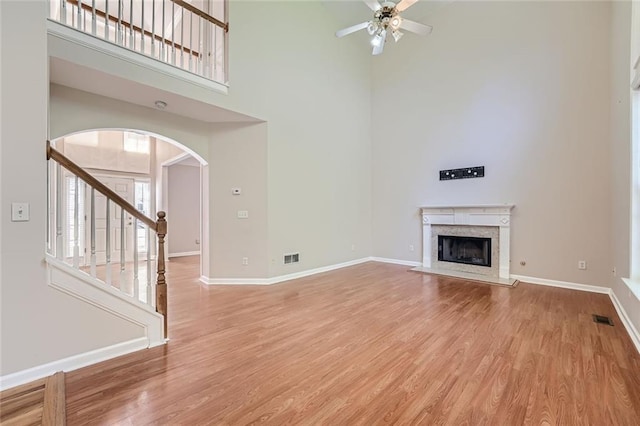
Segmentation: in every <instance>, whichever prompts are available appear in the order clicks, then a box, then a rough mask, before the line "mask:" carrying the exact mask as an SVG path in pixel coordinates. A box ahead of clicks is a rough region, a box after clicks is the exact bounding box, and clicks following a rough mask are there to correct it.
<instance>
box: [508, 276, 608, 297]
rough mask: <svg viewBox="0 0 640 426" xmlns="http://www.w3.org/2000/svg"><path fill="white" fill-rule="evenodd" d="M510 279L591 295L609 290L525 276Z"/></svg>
mask: <svg viewBox="0 0 640 426" xmlns="http://www.w3.org/2000/svg"><path fill="white" fill-rule="evenodd" d="M511 278H515V279H517V280H518V281H520V283H527V284H538V285H546V286H549V287H559V288H568V289H570V290H580V291H588V292H591V293H600V294H609V293H610V292H611V289H610V288H609V287H601V286H597V285H588V284H578V283H572V282H569V281H558V280H549V279H546V278H536V277H527V276H525V275H511Z"/></svg>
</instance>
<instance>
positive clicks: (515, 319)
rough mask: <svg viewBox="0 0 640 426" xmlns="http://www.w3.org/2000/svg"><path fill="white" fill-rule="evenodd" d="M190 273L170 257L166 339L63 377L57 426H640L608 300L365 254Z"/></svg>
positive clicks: (636, 384)
mask: <svg viewBox="0 0 640 426" xmlns="http://www.w3.org/2000/svg"><path fill="white" fill-rule="evenodd" d="M197 277H198V259H197V258H180V259H175V260H172V261H171V262H169V272H168V283H169V319H170V325H169V330H170V337H171V341H170V342H169V343H168V344H167V345H166V346H163V347H158V348H153V349H149V350H145V351H141V352H137V353H134V354H130V355H127V356H124V357H120V358H117V359H114V360H110V361H107V362H103V363H101V364H97V365H94V366H90V367H87V368H84V369H81V370H77V371H74V372H70V373H68V374H67V377H66V386H67V421H68V424H70V425H85V424H130V425H145V424H161V425H165V424H171V425H204V424H215V425H218V424H220V425H245V424H258V423H259V424H269V425H283V424H302V425H321V424H327V425H374V424H400V425H404V424H420V425H432V424H446V425H464V424H468V425H484V424H492V425H520V424H535V425H538V424H551V425H589V424H590V425H638V424H640V355H638V353H637V352H636V350H635V348H634V347H633V346H632V343H631V340H630V338H629V336H628V335H627V334H626V331H625V329H624V326H623V325H622V324H621V322H620V319H619V318H618V316H617V315H616V312H615V309H614V308H613V306H612V304H611V302H610V301H609V298H608V296H606V295H601V294H593V293H585V292H578V291H573V290H565V289H557V288H551V287H543V286H535V285H531V284H526V283H521V284H519V285H518V286H517V287H516V288H505V287H499V286H492V285H489V284H481V283H472V282H468V281H463V280H458V279H450V278H445V277H440V276H432V275H424V274H419V273H416V272H410V271H408V268H407V267H403V266H397V265H389V264H382V263H373V262H371V263H365V264H361V265H357V266H353V267H350V268H344V269H340V270H337V271H333V272H328V273H325V274H320V275H315V276H312V277H307V278H303V279H299V280H295V281H290V282H287V283H281V284H277V285H273V286H205V285H202V284H200V283H198V281H197ZM594 313H597V314H601V315H607V316H610V317H612V318H613V322H614V324H615V325H614V326H613V327H610V326H606V325H599V324H596V323H594V322H593V321H592V318H591V314H594Z"/></svg>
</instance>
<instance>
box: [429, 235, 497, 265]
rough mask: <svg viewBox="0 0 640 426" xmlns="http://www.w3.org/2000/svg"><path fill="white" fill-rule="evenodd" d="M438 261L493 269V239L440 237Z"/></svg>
mask: <svg viewBox="0 0 640 426" xmlns="http://www.w3.org/2000/svg"><path fill="white" fill-rule="evenodd" d="M438 260H439V261H442V262H454V263H466V264H468V265H477V266H487V267H491V238H477V237H456V236H453V235H438Z"/></svg>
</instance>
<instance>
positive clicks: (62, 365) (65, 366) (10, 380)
mask: <svg viewBox="0 0 640 426" xmlns="http://www.w3.org/2000/svg"><path fill="white" fill-rule="evenodd" d="M148 347H149V345H148V341H147V338H146V337H140V338H137V339H133V340H129V341H128V342H122V343H117V344H115V345H111V346H107V347H106V348H100V349H96V350H93V351H89V352H85V353H82V354H78V355H73V356H70V357H68V358H63V359H60V360H57V361H53V362H50V363H47V364H42V365H39V366H37V367H33V368H29V369H27V370H22V371H18V372H16V373H11V374H7V375H5V376H2V377H0V390H5V389H10V388H13V387H15V386H20V385H23V384H25V383H29V382H33V381H34V380H38V379H42V378H43V377H47V376H50V375H52V374H54V373H56V372H58V371H64V372H69V371H73V370H77V369H78V368H82V367H86V366H88V365H92V364H96V363H98V362H102V361H106V360H108V359H111V358H116V357H119V356H122V355H126V354H129V353H131V352H136V351H139V350H142V349H147V348H148Z"/></svg>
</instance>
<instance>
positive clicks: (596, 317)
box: [593, 314, 613, 325]
mask: <svg viewBox="0 0 640 426" xmlns="http://www.w3.org/2000/svg"><path fill="white" fill-rule="evenodd" d="M593 322H597V323H598V324H606V325H613V321H611V318H609V317H605V316H603V315H596V314H593Z"/></svg>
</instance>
